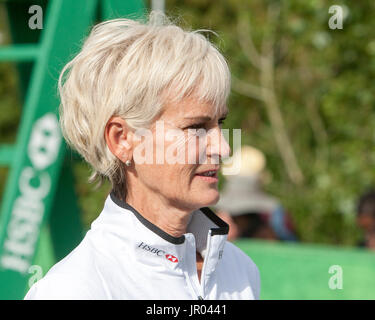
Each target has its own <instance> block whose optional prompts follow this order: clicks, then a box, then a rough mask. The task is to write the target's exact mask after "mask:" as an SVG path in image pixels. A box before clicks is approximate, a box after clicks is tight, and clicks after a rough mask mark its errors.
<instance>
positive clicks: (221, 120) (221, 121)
mask: <svg viewBox="0 0 375 320" xmlns="http://www.w3.org/2000/svg"><path fill="white" fill-rule="evenodd" d="M224 121H225V118H222V119H219V126H221V125H223V123H224Z"/></svg>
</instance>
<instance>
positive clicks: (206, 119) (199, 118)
mask: <svg viewBox="0 0 375 320" xmlns="http://www.w3.org/2000/svg"><path fill="white" fill-rule="evenodd" d="M185 119H194V120H202V121H210V120H211V117H208V116H196V117H185Z"/></svg>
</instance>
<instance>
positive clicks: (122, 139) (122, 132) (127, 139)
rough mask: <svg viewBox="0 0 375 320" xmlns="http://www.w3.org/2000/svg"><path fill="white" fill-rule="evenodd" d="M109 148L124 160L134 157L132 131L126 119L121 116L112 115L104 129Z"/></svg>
mask: <svg viewBox="0 0 375 320" xmlns="http://www.w3.org/2000/svg"><path fill="white" fill-rule="evenodd" d="M104 137H105V140H106V143H107V146H108V148H109V150H110V151H111V152H112V153H113V154H114V155H115V156H116V157H117V158H118V159H120V160H121V161H122V162H126V161H127V160H131V158H132V151H133V150H132V149H133V142H132V132H131V130H130V129H129V127H128V126H127V124H126V121H125V120H124V119H122V118H120V117H117V116H116V117H111V118H110V119H109V120H108V122H107V125H106V127H105V130H104Z"/></svg>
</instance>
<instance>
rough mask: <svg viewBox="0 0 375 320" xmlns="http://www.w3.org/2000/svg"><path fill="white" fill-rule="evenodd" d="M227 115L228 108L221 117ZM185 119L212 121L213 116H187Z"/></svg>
mask: <svg viewBox="0 0 375 320" xmlns="http://www.w3.org/2000/svg"><path fill="white" fill-rule="evenodd" d="M227 115H228V110H227V111H225V112H224V113H223V114H222V115H221V117H220V119H222V118H226V117H227ZM185 119H194V120H202V121H211V120H212V118H211V117H210V116H195V117H185Z"/></svg>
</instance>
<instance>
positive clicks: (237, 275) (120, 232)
mask: <svg viewBox="0 0 375 320" xmlns="http://www.w3.org/2000/svg"><path fill="white" fill-rule="evenodd" d="M228 230H229V227H228V225H227V224H226V223H225V222H224V221H222V220H221V219H220V218H218V217H217V216H216V215H215V214H214V213H213V212H212V211H211V210H210V209H208V208H202V209H200V210H197V211H195V212H193V214H192V215H191V220H190V222H189V225H188V229H187V233H186V234H184V235H182V236H181V237H178V238H176V237H173V236H171V235H169V234H167V233H166V232H164V231H163V230H161V229H159V228H158V227H157V226H155V225H154V224H152V223H151V222H150V221H148V220H146V219H145V218H144V217H143V216H142V215H141V214H140V213H138V212H137V211H136V210H135V209H134V208H133V207H131V206H130V205H128V204H127V203H125V202H123V201H121V200H119V199H118V198H117V197H116V196H115V195H114V194H112V193H111V194H110V195H109V196H108V197H107V199H106V202H105V205H104V209H103V211H102V212H101V214H100V215H99V217H98V218H97V219H96V220H95V221H94V222H93V223H92V225H91V229H90V230H89V231H88V232H87V234H86V236H85V237H84V239H83V240H82V242H81V243H80V244H79V245H78V246H77V247H76V248H75V249H74V250H73V251H72V252H71V253H70V254H69V255H68V256H66V257H65V258H64V259H63V260H61V261H60V262H58V263H57V264H56V265H54V266H53V267H52V268H51V269H50V270H49V272H48V273H47V274H46V276H45V277H44V278H43V279H41V280H39V281H38V282H37V283H35V284H34V285H33V286H32V287H31V289H30V290H29V292H28V293H27V295H26V297H25V299H141V300H148V299H155V300H159V299H170V300H173V299H178V300H187V299H188V300H190V299H259V293H260V278H259V271H258V268H257V266H256V265H255V264H254V262H253V261H252V260H251V259H250V258H249V257H248V256H247V255H246V254H245V253H243V252H242V251H241V250H240V249H239V248H237V247H236V246H235V245H233V244H232V243H230V242H228V241H226V239H227V233H228ZM196 250H197V251H198V252H200V253H201V255H202V256H203V258H204V263H203V269H202V273H201V281H199V279H198V275H197V267H196Z"/></svg>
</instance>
